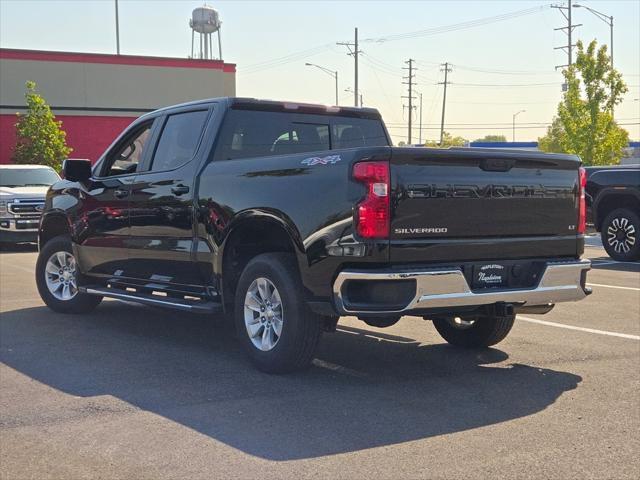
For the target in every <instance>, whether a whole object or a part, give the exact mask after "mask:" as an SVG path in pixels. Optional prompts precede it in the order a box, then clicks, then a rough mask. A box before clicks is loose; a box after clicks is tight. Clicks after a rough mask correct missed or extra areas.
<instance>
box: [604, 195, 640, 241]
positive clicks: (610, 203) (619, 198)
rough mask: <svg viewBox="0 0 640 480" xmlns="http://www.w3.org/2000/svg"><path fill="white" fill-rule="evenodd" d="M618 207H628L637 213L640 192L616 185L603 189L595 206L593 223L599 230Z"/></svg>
mask: <svg viewBox="0 0 640 480" xmlns="http://www.w3.org/2000/svg"><path fill="white" fill-rule="evenodd" d="M617 208H628V209H630V210H632V211H634V212H636V214H639V212H640V193H639V192H636V191H634V190H629V189H620V190H619V189H616V188H614V187H611V188H607V189H605V190H602V191H601V192H600V194H599V195H598V198H597V199H596V201H595V204H594V206H593V224H594V226H595V227H596V230H597V231H598V232H599V231H600V230H601V228H602V222H603V221H604V219H605V218H606V217H607V215H608V214H609V213H610V212H612V211H613V210H615V209H617Z"/></svg>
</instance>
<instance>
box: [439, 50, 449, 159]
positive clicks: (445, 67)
mask: <svg viewBox="0 0 640 480" xmlns="http://www.w3.org/2000/svg"><path fill="white" fill-rule="evenodd" d="M441 66H442V67H443V68H442V69H441V70H440V71H441V72H444V82H439V85H444V95H443V96H442V120H441V122H440V146H441V147H442V140H443V139H444V111H445V107H446V105H447V85H448V83H449V81H448V79H447V78H448V76H447V74H448V73H449V72H450V71H451V66H450V65H449V63H448V62H445V63H443V64H442V65H441Z"/></svg>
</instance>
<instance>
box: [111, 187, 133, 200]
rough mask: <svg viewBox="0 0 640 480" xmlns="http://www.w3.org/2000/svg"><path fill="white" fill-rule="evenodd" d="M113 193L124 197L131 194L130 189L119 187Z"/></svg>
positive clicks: (117, 196) (118, 196)
mask: <svg viewBox="0 0 640 480" xmlns="http://www.w3.org/2000/svg"><path fill="white" fill-rule="evenodd" d="M113 194H114V195H115V196H116V198H124V197H126V196H128V195H129V190H120V189H117V190H115V191H114V192H113Z"/></svg>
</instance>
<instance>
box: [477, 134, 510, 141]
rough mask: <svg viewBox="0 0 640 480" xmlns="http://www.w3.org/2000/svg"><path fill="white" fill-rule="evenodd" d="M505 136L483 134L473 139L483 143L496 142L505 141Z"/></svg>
mask: <svg viewBox="0 0 640 480" xmlns="http://www.w3.org/2000/svg"><path fill="white" fill-rule="evenodd" d="M506 141H507V137H505V136H504V135H485V136H484V137H483V138H479V139H477V140H474V142H485V143H498V142H506Z"/></svg>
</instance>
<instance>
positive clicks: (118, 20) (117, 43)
mask: <svg viewBox="0 0 640 480" xmlns="http://www.w3.org/2000/svg"><path fill="white" fill-rule="evenodd" d="M116 53H117V54H118V55H120V18H119V15H118V0H116Z"/></svg>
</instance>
